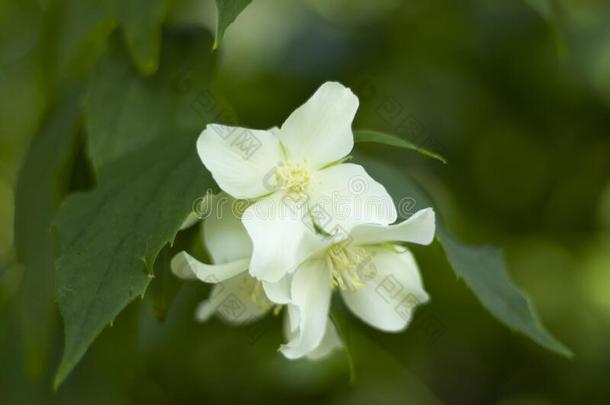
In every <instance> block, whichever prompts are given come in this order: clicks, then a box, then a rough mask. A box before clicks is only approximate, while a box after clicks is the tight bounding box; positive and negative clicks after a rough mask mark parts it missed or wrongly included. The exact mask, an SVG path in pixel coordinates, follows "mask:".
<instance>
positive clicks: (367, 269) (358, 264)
mask: <svg viewBox="0 0 610 405" xmlns="http://www.w3.org/2000/svg"><path fill="white" fill-rule="evenodd" d="M326 257H327V260H328V265H329V268H330V269H331V278H332V281H331V286H332V287H333V288H335V287H339V288H340V289H342V290H347V289H349V290H351V291H356V290H359V289H361V288H362V287H364V286H365V284H366V281H367V280H369V279H371V278H372V277H374V276H375V274H377V269H376V268H375V265H374V264H373V263H372V260H371V259H372V257H373V256H372V254H371V253H369V252H368V251H367V250H366V249H365V248H363V247H360V246H346V245H345V243H337V244H334V245H332V246H331V247H329V248H328V250H327V256H326Z"/></svg>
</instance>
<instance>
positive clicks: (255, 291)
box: [241, 277, 273, 311]
mask: <svg viewBox="0 0 610 405" xmlns="http://www.w3.org/2000/svg"><path fill="white" fill-rule="evenodd" d="M241 288H242V290H243V291H244V293H245V295H246V297H248V299H249V300H250V302H252V303H253V304H254V305H256V306H257V307H258V308H259V309H260V310H261V311H267V310H268V309H270V308H271V307H272V306H273V305H272V304H271V302H269V300H268V299H267V295H266V294H265V290H264V289H263V285H262V283H261V282H260V281H258V280H256V279H254V278H251V277H244V278H243V279H242V286H241Z"/></svg>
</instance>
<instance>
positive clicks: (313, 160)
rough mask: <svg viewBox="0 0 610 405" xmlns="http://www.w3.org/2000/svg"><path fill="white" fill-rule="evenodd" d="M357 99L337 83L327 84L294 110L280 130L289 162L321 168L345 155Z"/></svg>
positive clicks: (349, 148) (351, 141) (351, 144)
mask: <svg viewBox="0 0 610 405" xmlns="http://www.w3.org/2000/svg"><path fill="white" fill-rule="evenodd" d="M357 109H358V97H356V96H355V95H354V93H352V91H351V90H350V89H348V88H347V87H345V86H343V85H342V84H339V83H337V82H326V83H324V84H323V85H322V86H320V88H319V89H318V90H317V91H316V92H315V94H314V95H313V96H311V98H310V99H309V100H307V102H306V103H305V104H303V105H302V106H300V107H299V108H297V109H296V110H294V112H293V113H292V114H290V116H289V117H288V119H286V121H285V122H284V124H283V125H282V128H281V134H280V140H281V141H282V144H283V145H284V146H285V147H286V151H287V152H288V158H289V159H291V160H306V161H308V163H309V164H310V165H311V166H312V167H313V168H320V167H322V166H324V165H327V164H329V163H332V162H335V161H337V160H339V159H341V158H343V157H345V156H347V154H348V153H349V152H350V151H351V150H352V148H353V146H354V135H353V133H352V121H353V120H354V116H355V115H356V110H357Z"/></svg>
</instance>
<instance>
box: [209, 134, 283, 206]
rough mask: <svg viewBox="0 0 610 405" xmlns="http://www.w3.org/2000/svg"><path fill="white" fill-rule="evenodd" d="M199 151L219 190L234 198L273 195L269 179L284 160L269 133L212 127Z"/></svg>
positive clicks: (277, 144) (274, 139)
mask: <svg viewBox="0 0 610 405" xmlns="http://www.w3.org/2000/svg"><path fill="white" fill-rule="evenodd" d="M197 151H198V153H199V157H200V158H201V161H202V162H203V164H204V165H205V167H206V168H207V169H208V170H209V171H210V173H212V177H214V180H216V182H217V183H218V185H219V186H220V188H221V189H222V190H224V191H225V192H227V193H229V194H230V195H231V196H233V197H235V198H243V199H247V198H256V197H260V196H261V195H264V194H267V193H269V192H270V191H272V189H271V186H270V184H269V182H268V181H267V177H268V176H269V175H270V173H273V171H274V168H275V167H276V166H277V164H278V163H279V162H280V160H281V157H282V152H281V146H280V143H279V140H278V139H277V137H276V136H275V135H273V134H272V133H271V132H269V131H261V130H256V129H248V128H240V127H228V126H224V125H217V124H210V125H208V126H207V127H206V129H205V130H204V131H203V132H202V133H201V135H200V136H199V139H198V140H197Z"/></svg>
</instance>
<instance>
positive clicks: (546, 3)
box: [524, 0, 553, 20]
mask: <svg viewBox="0 0 610 405" xmlns="http://www.w3.org/2000/svg"><path fill="white" fill-rule="evenodd" d="M524 1H525V3H527V4H529V5H530V6H531V7H532V8H533V9H535V10H536V11H537V12H538V13H539V14H540V15H541V16H542V17H544V18H545V19H546V20H550V19H551V18H552V17H553V4H552V1H551V0H524Z"/></svg>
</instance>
